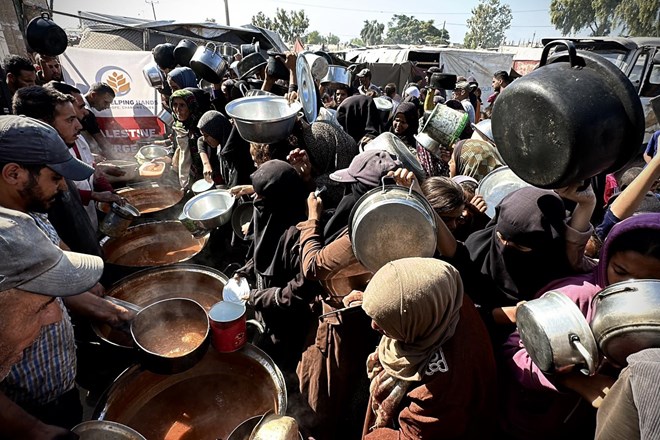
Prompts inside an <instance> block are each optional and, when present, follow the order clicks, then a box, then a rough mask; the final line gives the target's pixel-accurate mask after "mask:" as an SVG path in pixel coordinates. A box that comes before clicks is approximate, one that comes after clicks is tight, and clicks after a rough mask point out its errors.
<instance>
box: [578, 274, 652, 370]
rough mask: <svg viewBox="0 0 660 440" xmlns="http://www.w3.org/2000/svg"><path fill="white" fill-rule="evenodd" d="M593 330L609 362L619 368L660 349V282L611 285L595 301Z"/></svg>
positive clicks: (650, 281) (648, 281)
mask: <svg viewBox="0 0 660 440" xmlns="http://www.w3.org/2000/svg"><path fill="white" fill-rule="evenodd" d="M592 304H593V307H592V308H593V309H594V314H593V318H592V320H591V330H592V332H593V334H594V338H596V342H597V343H598V346H599V347H600V349H601V351H602V352H603V354H604V355H605V356H606V357H607V359H608V360H610V361H611V362H613V363H614V364H617V365H619V366H622V367H623V366H625V365H626V364H627V362H626V358H627V357H628V356H629V355H631V354H633V353H637V352H638V351H641V350H644V349H647V348H658V347H660V280H629V281H623V282H620V283H616V284H612V285H610V286H608V287H607V288H605V289H603V290H601V291H600V292H599V293H598V294H597V295H596V296H595V297H594V299H593V300H592Z"/></svg>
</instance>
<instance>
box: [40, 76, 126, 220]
mask: <svg viewBox="0 0 660 440" xmlns="http://www.w3.org/2000/svg"><path fill="white" fill-rule="evenodd" d="M44 88H46V89H51V90H57V91H58V92H60V93H62V94H64V95H67V96H71V97H72V98H73V99H74V101H73V102H72V104H73V109H74V112H75V116H76V119H77V120H78V122H79V123H80V122H81V121H82V120H83V119H84V118H85V116H86V115H87V114H88V113H89V110H87V108H86V107H85V100H84V99H83V97H82V94H81V93H80V90H78V89H77V88H75V87H73V86H71V85H69V84H66V83H61V82H56V81H51V82H49V83H48V84H46V85H45V86H44ZM69 122H71V123H69ZM73 122H74V121H73V119H72V118H71V108H69V107H68V106H66V107H62V108H58V111H57V114H56V116H55V118H54V120H53V124H51V125H52V126H53V128H55V129H56V130H57V132H58V133H59V135H60V136H61V137H62V139H64V143H65V144H67V146H68V147H69V152H70V153H71V154H72V155H73V156H74V157H76V158H77V159H80V160H82V161H83V162H85V163H86V164H87V165H90V166H92V167H93V166H94V157H93V156H92V151H91V149H90V147H89V144H88V143H87V141H86V140H85V138H84V136H81V135H80V130H75V125H74V126H72V123H73ZM76 186H77V187H78V192H79V193H80V198H81V200H82V205H83V207H84V208H85V211H86V212H87V215H88V216H89V220H90V222H91V224H92V227H93V228H94V230H97V229H98V217H97V215H96V202H106V203H112V202H117V203H120V204H121V203H123V199H122V198H121V197H120V196H118V195H117V194H115V193H114V192H113V188H112V185H110V183H109V182H108V180H107V179H106V178H105V176H104V175H103V174H102V173H101V174H99V173H95V174H94V175H93V176H90V177H89V178H88V179H86V180H82V181H79V182H76ZM97 190H98V191H97Z"/></svg>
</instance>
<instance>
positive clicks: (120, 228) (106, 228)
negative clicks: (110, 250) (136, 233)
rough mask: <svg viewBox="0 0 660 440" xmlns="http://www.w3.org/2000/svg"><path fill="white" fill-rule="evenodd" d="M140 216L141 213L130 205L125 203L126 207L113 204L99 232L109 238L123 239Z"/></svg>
mask: <svg viewBox="0 0 660 440" xmlns="http://www.w3.org/2000/svg"><path fill="white" fill-rule="evenodd" d="M139 216H140V211H138V209H137V208H136V207H135V206H133V205H131V204H129V203H125V204H124V205H119V204H118V203H113V204H112V207H111V208H110V212H108V213H107V214H106V215H105V217H104V218H103V221H102V222H101V224H100V225H99V230H100V231H101V232H103V233H104V234H105V235H107V236H108V237H121V236H122V235H124V233H125V232H126V230H127V229H128V227H129V226H131V223H133V220H135V219H136V218H137V217H139Z"/></svg>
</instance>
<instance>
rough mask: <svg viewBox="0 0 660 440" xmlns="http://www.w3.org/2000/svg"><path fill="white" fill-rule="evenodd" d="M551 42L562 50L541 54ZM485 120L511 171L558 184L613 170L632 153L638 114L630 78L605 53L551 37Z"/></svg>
mask: <svg viewBox="0 0 660 440" xmlns="http://www.w3.org/2000/svg"><path fill="white" fill-rule="evenodd" d="M557 46H564V47H566V48H567V49H568V50H567V51H565V52H561V53H559V54H555V55H554V56H553V57H551V58H549V57H548V55H549V51H550V49H553V48H556V47H557ZM492 127H493V135H494V138H495V139H494V140H495V143H496V144H497V146H498V150H499V151H500V153H501V155H502V157H503V158H504V160H505V161H506V163H507V165H508V166H509V167H511V169H512V170H514V171H515V172H516V174H518V175H519V176H520V177H521V178H522V179H523V180H525V181H526V182H529V183H531V184H532V185H534V186H538V187H541V188H561V187H564V186H568V185H570V184H572V183H575V182H580V181H584V180H586V179H589V178H591V177H593V176H595V175H597V174H601V173H610V172H614V171H616V170H618V169H620V168H621V167H623V166H624V165H625V164H626V163H627V162H629V161H630V160H631V159H632V158H633V157H635V156H636V155H637V154H638V153H639V152H640V146H641V143H642V138H643V134H644V114H643V111H642V105H641V102H640V100H639V97H638V95H637V93H636V91H635V89H634V87H633V85H632V84H631V83H630V81H629V80H628V78H627V77H626V76H625V75H624V74H623V72H621V70H620V69H619V68H618V67H616V66H615V65H614V64H613V63H612V62H611V61H609V60H607V59H606V58H604V57H602V56H600V55H597V54H595V53H592V52H587V51H579V50H576V48H575V45H574V44H573V43H572V42H570V41H553V42H550V43H548V44H547V45H546V46H545V47H544V48H543V53H542V54H541V60H540V62H539V67H538V68H537V69H535V70H534V71H532V72H530V73H528V74H527V75H525V76H523V77H521V78H518V79H516V80H515V81H514V82H513V83H511V84H510V85H509V86H507V87H506V88H505V89H504V90H503V91H502V92H501V93H500V95H499V96H498V98H497V100H496V101H495V104H494V108H493V116H492Z"/></svg>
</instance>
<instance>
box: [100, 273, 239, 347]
mask: <svg viewBox="0 0 660 440" xmlns="http://www.w3.org/2000/svg"><path fill="white" fill-rule="evenodd" d="M227 281H228V279H227V277H226V276H225V275H224V274H223V273H222V272H220V271H218V270H215V269H211V268H210V267H206V266H198V265H194V264H180V265H175V266H167V267H155V268H151V269H145V270H142V271H140V272H137V273H134V274H132V275H129V276H128V277H126V278H123V279H122V280H120V281H119V282H118V283H117V284H115V285H114V286H112V287H111V288H110V289H108V291H107V292H106V294H107V295H108V296H112V297H114V298H119V299H121V300H124V301H128V302H131V303H133V304H136V305H138V306H141V307H146V306H148V305H150V304H153V303H155V302H158V301H161V300H164V299H170V298H189V299H192V300H195V301H196V302H198V303H199V304H200V305H201V306H202V307H204V308H205V309H206V310H207V311H208V310H210V309H211V306H213V304H215V303H217V302H218V301H220V300H222V289H223V288H224V287H225V284H226V283H227ZM92 329H93V330H94V333H96V335H97V336H98V337H99V338H101V339H102V340H104V341H105V342H107V343H109V344H110V345H112V346H119V347H125V348H130V347H132V346H133V340H132V339H131V336H130V335H129V334H127V333H125V332H121V331H118V330H113V329H112V327H110V326H108V325H105V324H93V325H92Z"/></svg>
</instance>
